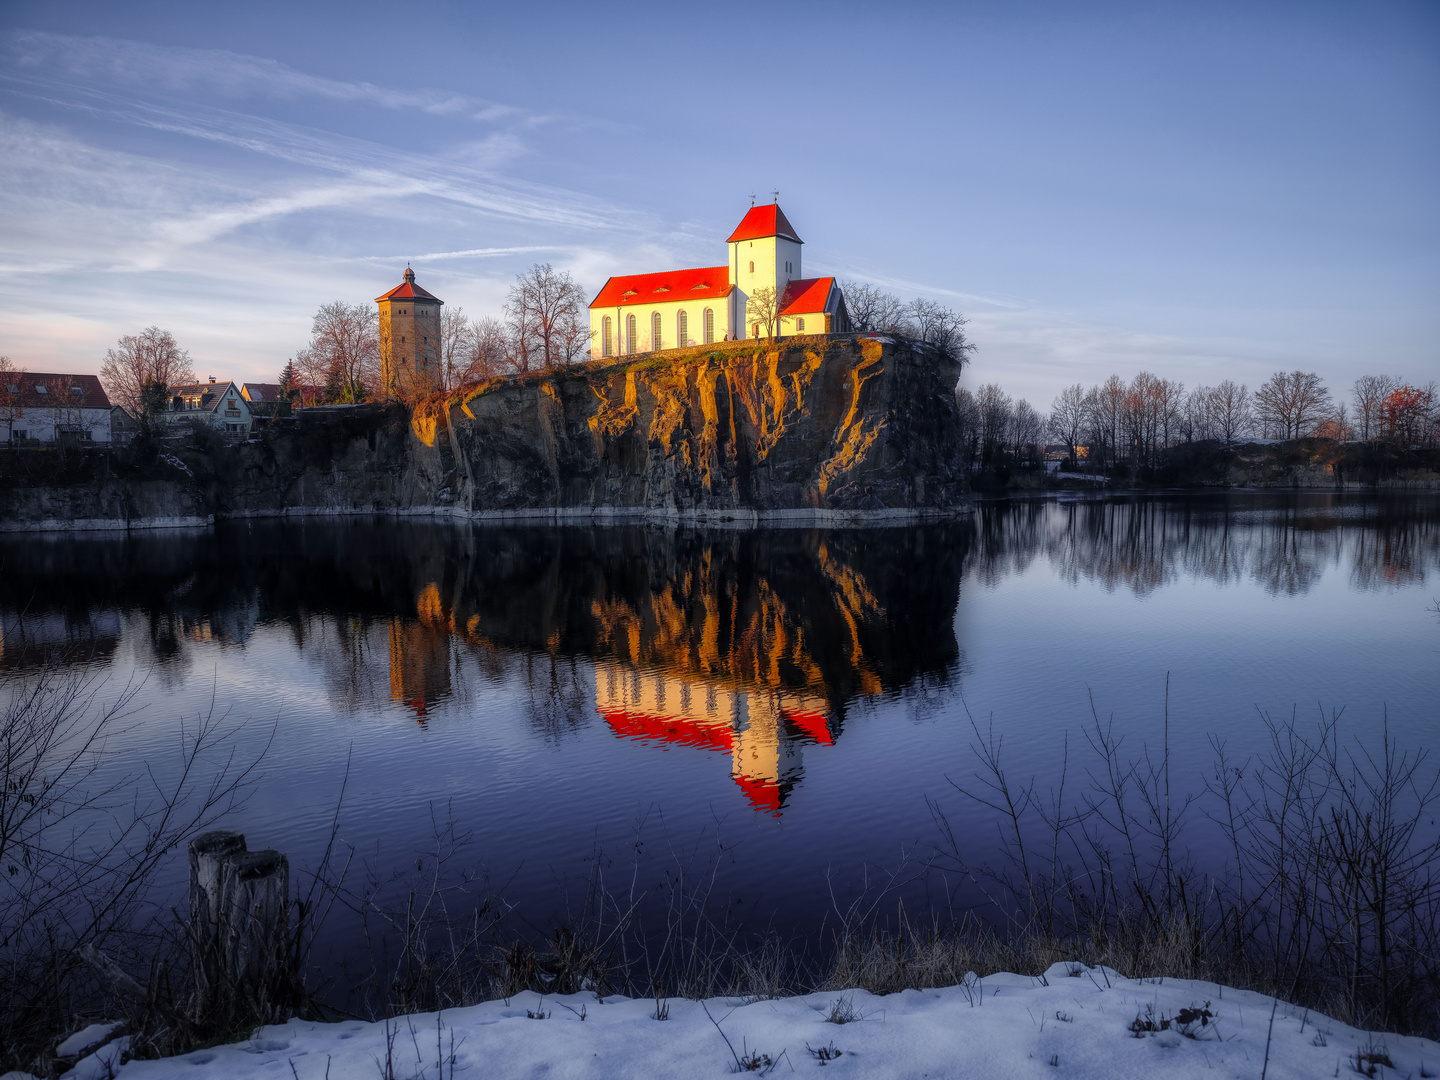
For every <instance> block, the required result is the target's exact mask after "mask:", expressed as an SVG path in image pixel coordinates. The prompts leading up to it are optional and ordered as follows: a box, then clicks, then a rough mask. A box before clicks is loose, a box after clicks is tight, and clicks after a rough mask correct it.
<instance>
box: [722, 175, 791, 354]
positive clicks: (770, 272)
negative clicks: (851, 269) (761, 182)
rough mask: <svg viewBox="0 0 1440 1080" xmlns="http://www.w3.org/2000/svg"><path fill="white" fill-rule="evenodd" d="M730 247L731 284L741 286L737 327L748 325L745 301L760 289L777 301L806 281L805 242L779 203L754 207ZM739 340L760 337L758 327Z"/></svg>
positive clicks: (731, 237)
mask: <svg viewBox="0 0 1440 1080" xmlns="http://www.w3.org/2000/svg"><path fill="white" fill-rule="evenodd" d="M725 242H726V244H728V245H729V247H730V281H731V283H732V284H734V285H736V286H737V287H738V295H737V296H736V297H735V298H734V300H733V301H732V302H733V303H734V305H735V315H734V325H735V326H737V327H744V326H745V325H746V319H747V316H746V309H745V304H746V301H747V300H748V299H749V298H750V297H752V296H754V295H755V293H756V292H757V291H758V290H760V289H772V290H774V296H775V298H776V299H777V300H778V299H779V298H780V297H782V296H784V295H785V292H786V288H787V286H789V284H790V282H792V281H796V280H798V279H801V278H803V277H804V276H805V275H804V274H802V273H801V272H800V248H801V247H802V245H803V244H804V241H803V240H801V239H800V237H799V236H798V235H796V232H795V227H794V226H793V225H791V224H790V222H789V221H788V220H786V217H785V212H784V211H783V210H781V209H780V207H779V205H778V203H771V204H770V205H769V206H764V205H762V206H752V207H750V211H749V213H747V214H746V215H745V217H744V218H743V219H742V220H741V222H740V224H739V225H737V226H736V227H735V231H734V232H733V233H731V234H730V238H729V239H728V240H726V241H725ZM748 331H749V332H748V333H741V334H740V335H739V336H740V337H760V336H761V331H760V330H759V328H758V327H756V326H750V327H748Z"/></svg>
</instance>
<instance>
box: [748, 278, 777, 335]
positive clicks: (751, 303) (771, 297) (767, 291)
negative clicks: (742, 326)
mask: <svg viewBox="0 0 1440 1080" xmlns="http://www.w3.org/2000/svg"><path fill="white" fill-rule="evenodd" d="M780 301H781V294H780V293H779V292H777V291H776V290H775V287H774V286H773V285H761V286H760V287H759V288H758V289H756V290H755V291H754V292H753V293H751V294H750V298H749V299H748V300H746V301H745V322H746V324H747V325H748V326H750V327H752V328H758V329H760V330H763V331H764V333H765V336H766V337H774V336H775V333H776V331H777V330H778V329H779V327H780ZM754 336H755V337H759V336H760V334H759V333H756V334H755V335H754Z"/></svg>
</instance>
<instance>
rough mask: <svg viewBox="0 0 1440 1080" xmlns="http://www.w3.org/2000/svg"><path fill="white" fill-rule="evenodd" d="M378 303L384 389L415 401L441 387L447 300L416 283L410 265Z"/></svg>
mask: <svg viewBox="0 0 1440 1080" xmlns="http://www.w3.org/2000/svg"><path fill="white" fill-rule="evenodd" d="M375 303H376V304H378V305H379V306H380V384H381V387H380V389H381V393H382V394H383V395H384V396H385V397H398V398H400V399H401V400H402V401H414V400H415V399H416V398H420V397H424V396H425V395H426V394H433V393H434V392H435V391H437V390H439V389H440V388H441V386H442V385H443V380H442V379H441V371H440V363H441V357H440V308H441V307H442V306H443V305H444V301H443V300H440V299H438V298H437V297H434V296H431V295H430V294H429V293H428V292H426V291H425V290H424V289H422V288H420V286H419V285H416V284H415V271H414V270H411V269H410V267H408V266H407V267H405V280H404V281H403V282H401V283H400V284H399V285H397V286H396V287H395V288H393V289H391V290H390V291H389V292H387V293H386V294H385V295H384V296H377V297H376V298H375Z"/></svg>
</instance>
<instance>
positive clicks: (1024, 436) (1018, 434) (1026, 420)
mask: <svg viewBox="0 0 1440 1080" xmlns="http://www.w3.org/2000/svg"><path fill="white" fill-rule="evenodd" d="M1009 436H1010V446H1011V452H1012V453H1014V455H1015V457H1016V458H1017V459H1019V460H1020V461H1022V462H1031V461H1035V460H1037V459H1041V458H1043V456H1044V455H1043V454H1041V452H1040V446H1041V443H1042V442H1043V441H1044V439H1045V421H1044V419H1043V418H1042V417H1041V416H1040V413H1039V412H1037V411H1036V409H1035V406H1033V405H1031V404H1030V402H1028V401H1026V400H1025V399H1024V398H1021V399H1020V400H1019V401H1017V402H1016V403H1015V408H1014V409H1013V410H1012V411H1011V413H1010V431H1009Z"/></svg>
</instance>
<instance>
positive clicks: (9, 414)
mask: <svg viewBox="0 0 1440 1080" xmlns="http://www.w3.org/2000/svg"><path fill="white" fill-rule="evenodd" d="M24 381H25V369H24V368H17V367H16V366H15V364H14V363H13V362H12V361H11V359H10V357H8V356H0V424H4V425H5V439H6V441H7V442H8V441H9V440H10V439H11V437H12V436H11V431H12V429H13V428H14V427H15V421H16V420H19V419H20V418H21V417H22V416H24V415H25V406H24V405H23V404H21V403H22V402H23V401H24V396H23V395H22V394H21V393H20V384H21V383H22V382H24Z"/></svg>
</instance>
